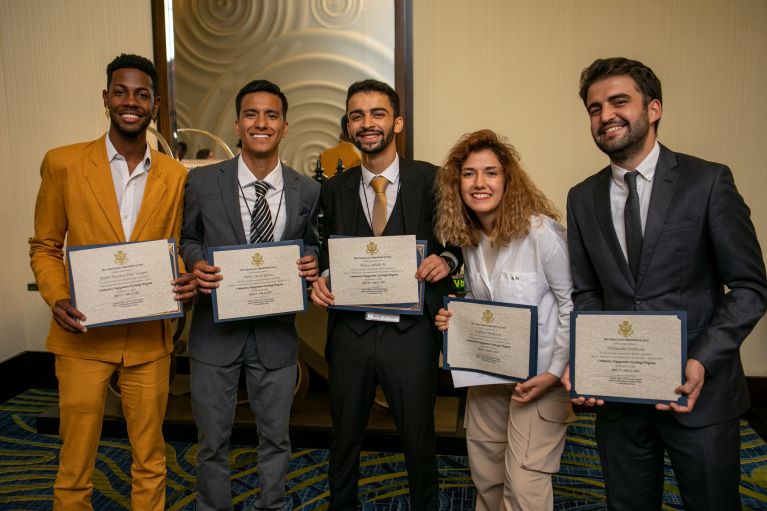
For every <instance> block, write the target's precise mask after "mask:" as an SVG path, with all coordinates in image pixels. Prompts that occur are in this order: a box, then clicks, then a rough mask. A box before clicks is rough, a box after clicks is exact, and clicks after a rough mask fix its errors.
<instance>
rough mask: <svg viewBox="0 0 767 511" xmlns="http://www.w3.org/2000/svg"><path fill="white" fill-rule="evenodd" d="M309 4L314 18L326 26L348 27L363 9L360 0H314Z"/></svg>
mask: <svg viewBox="0 0 767 511" xmlns="http://www.w3.org/2000/svg"><path fill="white" fill-rule="evenodd" d="M309 5H310V8H311V11H312V17H313V18H314V20H315V21H316V22H317V23H319V24H320V25H322V26H323V27H325V28H343V27H348V26H350V25H352V24H353V23H354V22H355V21H357V18H359V16H360V12H361V11H362V2H361V1H360V0H312V2H311V4H309Z"/></svg>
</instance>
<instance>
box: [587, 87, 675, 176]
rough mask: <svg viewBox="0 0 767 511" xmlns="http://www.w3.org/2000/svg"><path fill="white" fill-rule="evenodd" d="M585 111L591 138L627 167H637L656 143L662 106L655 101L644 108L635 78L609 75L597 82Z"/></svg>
mask: <svg viewBox="0 0 767 511" xmlns="http://www.w3.org/2000/svg"><path fill="white" fill-rule="evenodd" d="M586 109H587V110H588V113H589V118H590V119H591V135H592V137H594V142H596V144H597V147H599V149H601V150H602V152H604V153H605V154H607V155H608V156H609V157H610V160H611V161H612V162H613V163H615V164H617V165H620V166H621V167H624V168H631V169H633V168H636V165H638V164H639V163H640V162H641V161H642V160H643V159H644V157H645V156H646V155H647V154H648V153H649V152H650V151H651V150H652V148H653V145H654V144H655V139H656V136H657V134H656V132H655V128H654V127H653V128H651V127H650V126H651V125H652V124H653V123H654V122H655V121H657V120H659V119H660V117H661V113H662V107H661V104H660V101H658V100H656V99H654V100H652V101H650V102H649V103H648V104H647V105H645V102H644V97H643V96H642V93H641V92H640V91H639V90H638V88H637V86H636V83H635V82H634V79H633V78H631V77H630V76H626V75H618V76H610V77H607V78H605V79H604V80H600V81H598V82H594V83H593V84H592V85H591V86H590V87H589V90H588V95H587V97H586Z"/></svg>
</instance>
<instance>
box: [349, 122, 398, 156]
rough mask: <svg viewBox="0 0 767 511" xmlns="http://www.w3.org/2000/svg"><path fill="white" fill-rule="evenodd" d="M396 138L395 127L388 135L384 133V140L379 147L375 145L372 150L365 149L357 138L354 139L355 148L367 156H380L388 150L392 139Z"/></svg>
mask: <svg viewBox="0 0 767 511" xmlns="http://www.w3.org/2000/svg"><path fill="white" fill-rule="evenodd" d="M393 138H394V127H392V129H390V130H389V132H388V133H384V136H383V140H381V143H380V144H378V145H375V146H373V147H371V148H365V147H364V146H363V145H362V144H361V143H360V142H359V140H358V139H357V137H356V136H355V137H354V146H355V147H356V148H357V149H359V150H360V152H362V153H365V154H378V153H380V152H382V151H383V150H384V149H386V148H387V147H388V146H389V144H390V143H391V141H392V139H393Z"/></svg>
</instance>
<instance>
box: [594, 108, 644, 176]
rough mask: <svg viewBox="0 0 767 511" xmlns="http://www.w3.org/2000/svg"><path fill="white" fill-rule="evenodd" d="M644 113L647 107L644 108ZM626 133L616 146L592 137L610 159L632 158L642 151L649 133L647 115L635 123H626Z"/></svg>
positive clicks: (624, 159)
mask: <svg viewBox="0 0 767 511" xmlns="http://www.w3.org/2000/svg"><path fill="white" fill-rule="evenodd" d="M644 111H645V113H646V112H647V109H646V108H645V110H644ZM627 131H628V133H627V134H626V138H625V139H624V140H623V142H622V143H621V144H620V145H618V146H610V145H608V144H604V143H602V142H600V141H599V140H597V139H596V138H595V139H594V142H596V144H597V147H598V148H599V149H600V150H601V151H602V152H603V153H605V154H606V155H607V156H608V157H609V158H610V160H611V161H614V162H616V163H620V162H625V161H629V160H631V159H633V158H634V157H635V156H636V155H637V154H639V153H640V152H642V149H643V148H644V144H645V142H646V141H647V136H648V135H649V133H650V122H649V119H648V118H647V116H644V117H642V118H640V119H639V120H638V121H637V122H636V123H635V124H631V123H629V124H628V129H627Z"/></svg>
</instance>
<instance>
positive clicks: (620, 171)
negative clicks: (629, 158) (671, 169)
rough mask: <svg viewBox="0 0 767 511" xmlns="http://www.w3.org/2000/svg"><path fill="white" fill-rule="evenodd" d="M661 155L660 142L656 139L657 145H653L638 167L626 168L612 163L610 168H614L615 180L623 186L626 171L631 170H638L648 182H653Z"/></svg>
mask: <svg viewBox="0 0 767 511" xmlns="http://www.w3.org/2000/svg"><path fill="white" fill-rule="evenodd" d="M659 157H660V144H659V143H658V141H657V140H656V141H655V145H654V146H653V147H652V150H651V151H650V152H649V153H648V154H647V156H645V158H644V160H642V161H641V162H639V165H637V168H636V169H624V168H621V167H619V166H617V165H615V164H613V163H611V164H610V168H611V169H612V174H613V181H614V182H615V184H617V185H618V186H620V187H621V189H623V187H624V186H625V182H624V181H623V176H624V175H625V174H626V172H629V171H630V170H636V171H637V172H638V173H639V175H640V176H642V177H643V178H644V180H645V181H647V182H648V183H650V182H652V180H653V178H654V177H655V167H656V166H657V165H658V158H659Z"/></svg>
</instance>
